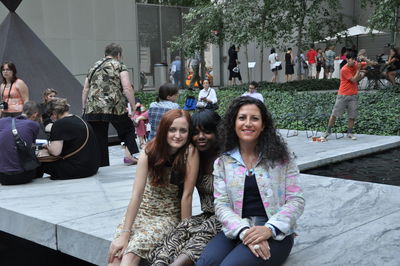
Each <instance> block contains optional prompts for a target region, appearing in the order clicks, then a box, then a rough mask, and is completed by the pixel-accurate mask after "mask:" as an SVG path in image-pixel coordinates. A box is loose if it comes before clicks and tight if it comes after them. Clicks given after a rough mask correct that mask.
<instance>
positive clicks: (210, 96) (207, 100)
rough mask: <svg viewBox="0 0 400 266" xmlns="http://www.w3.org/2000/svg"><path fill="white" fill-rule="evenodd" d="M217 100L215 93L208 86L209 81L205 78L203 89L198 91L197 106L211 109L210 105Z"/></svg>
mask: <svg viewBox="0 0 400 266" xmlns="http://www.w3.org/2000/svg"><path fill="white" fill-rule="evenodd" d="M217 102H218V99H217V93H216V92H215V90H214V89H213V88H210V82H209V81H208V80H207V79H206V80H204V81H203V89H202V90H201V91H200V92H199V98H198V103H197V107H198V108H209V109H213V108H212V106H214V105H215V104H216V103H217Z"/></svg>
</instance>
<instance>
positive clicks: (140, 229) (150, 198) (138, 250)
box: [115, 168, 181, 259]
mask: <svg viewBox="0 0 400 266" xmlns="http://www.w3.org/2000/svg"><path fill="white" fill-rule="evenodd" d="M166 175H167V176H168V177H170V176H171V169H170V168H168V170H167V171H166ZM180 205H181V204H180V195H179V187H178V186H177V185H174V184H170V183H169V184H167V185H164V186H153V185H151V184H150V182H149V181H148V182H147V183H146V186H145V190H144V193H143V199H142V203H141V204H140V208H139V211H138V214H137V216H136V219H135V222H134V223H133V225H132V233H131V235H130V239H129V243H128V247H127V248H126V250H125V254H127V253H130V252H132V253H134V254H136V255H138V256H139V257H141V258H143V259H148V254H149V252H150V251H151V250H152V249H154V247H156V246H157V245H158V244H160V243H161V242H162V240H163V239H164V237H165V236H166V235H167V234H168V233H169V232H170V231H172V230H173V229H174V228H175V227H176V225H177V224H178V223H179V222H180V220H181V208H180ZM124 219H125V217H124V218H123V220H122V223H121V224H120V225H119V226H118V227H117V230H116V234H115V238H117V237H119V236H120V235H121V230H122V227H123V224H124Z"/></svg>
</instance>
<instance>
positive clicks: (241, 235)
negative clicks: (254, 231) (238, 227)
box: [239, 228, 249, 241]
mask: <svg viewBox="0 0 400 266" xmlns="http://www.w3.org/2000/svg"><path fill="white" fill-rule="evenodd" d="M248 230H249V228H247V229H244V230H243V231H242V232H240V234H239V239H240V240H241V241H243V238H244V235H245V234H246V232H247V231H248Z"/></svg>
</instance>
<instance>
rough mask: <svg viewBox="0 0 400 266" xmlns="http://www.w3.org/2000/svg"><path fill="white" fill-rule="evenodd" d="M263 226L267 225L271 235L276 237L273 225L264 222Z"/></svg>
mask: <svg viewBox="0 0 400 266" xmlns="http://www.w3.org/2000/svg"><path fill="white" fill-rule="evenodd" d="M265 227H267V228H269V229H270V230H271V233H272V237H273V238H275V237H276V230H275V227H274V226H273V225H272V224H265Z"/></svg>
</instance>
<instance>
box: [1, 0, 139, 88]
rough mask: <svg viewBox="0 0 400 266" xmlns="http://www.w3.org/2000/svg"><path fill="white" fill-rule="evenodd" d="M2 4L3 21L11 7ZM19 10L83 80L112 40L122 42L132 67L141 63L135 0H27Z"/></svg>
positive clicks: (44, 40) (124, 56) (73, 72)
mask: <svg viewBox="0 0 400 266" xmlns="http://www.w3.org/2000/svg"><path fill="white" fill-rule="evenodd" d="M0 6H1V7H0V21H2V20H3V19H4V18H5V17H6V15H7V14H8V10H7V9H6V8H5V7H4V5H3V4H1V3H0ZM16 13H17V14H18V15H19V16H20V17H21V18H22V19H23V20H24V21H25V23H26V24H28V26H29V27H30V28H31V29H32V30H33V31H34V32H35V33H36V34H37V35H38V36H39V38H40V39H41V40H42V41H43V42H44V43H45V44H46V45H47V46H48V47H49V48H50V50H51V51H52V52H53V53H54V54H55V55H56V56H57V57H58V58H59V59H60V60H61V62H63V63H64V65H65V66H66V67H67V68H68V69H69V70H70V71H71V72H72V74H74V75H76V77H77V78H78V80H79V81H81V82H83V80H84V78H85V75H86V73H87V71H88V69H89V67H90V66H91V65H92V64H93V63H94V62H95V61H97V60H98V59H100V58H101V57H103V55H104V47H105V46H106V45H107V44H108V43H111V42H116V43H119V44H121V45H122V47H123V61H124V63H125V64H126V65H127V67H128V68H131V69H132V68H134V69H136V68H137V66H138V65H139V61H138V60H139V58H138V43H139V42H138V37H137V36H138V34H137V25H136V24H137V23H136V19H135V17H136V5H135V1H134V0H118V1H109V0H25V1H22V2H21V4H20V6H19V7H18V9H17V10H16ZM33 52H34V51H33ZM17 67H18V66H17ZM131 77H132V71H131ZM134 78H135V79H134V81H135V82H134V84H135V85H136V86H135V87H138V75H134ZM28 85H29V84H28Z"/></svg>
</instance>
